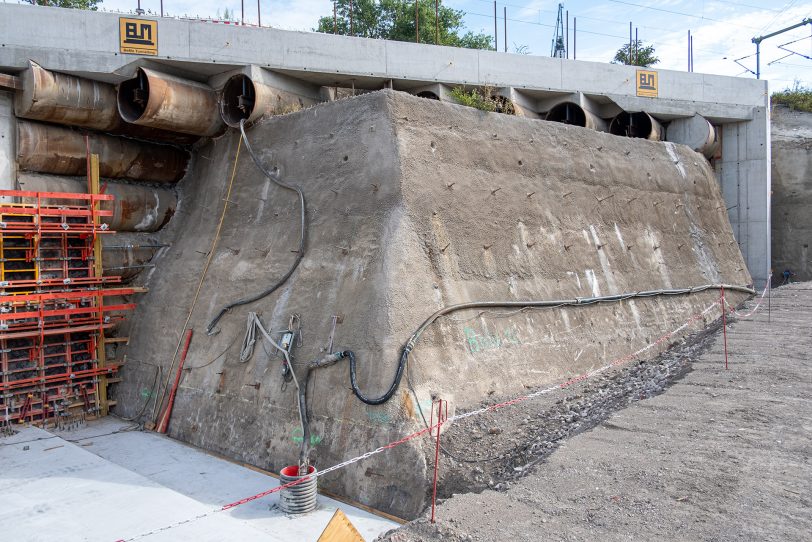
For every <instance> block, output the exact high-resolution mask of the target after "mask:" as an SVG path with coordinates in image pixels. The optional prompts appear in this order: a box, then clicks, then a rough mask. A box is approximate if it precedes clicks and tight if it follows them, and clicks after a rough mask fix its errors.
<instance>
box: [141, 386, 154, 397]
mask: <svg viewBox="0 0 812 542" xmlns="http://www.w3.org/2000/svg"><path fill="white" fill-rule="evenodd" d="M150 397H152V392H151V391H150V389H149V388H141V398H142V399H149V398H150Z"/></svg>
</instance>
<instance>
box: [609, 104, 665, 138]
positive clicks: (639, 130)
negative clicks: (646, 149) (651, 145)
mask: <svg viewBox="0 0 812 542" xmlns="http://www.w3.org/2000/svg"><path fill="white" fill-rule="evenodd" d="M609 133H611V134H614V135H619V136H624V137H639V138H642V139H648V140H650V141H661V140H662V138H663V126H662V124H660V123H659V122H657V119H655V118H654V117H652V116H651V115H649V114H648V113H646V112H645V111H638V112H636V113H628V112H626V111H623V112H621V113H619V114H618V115H617V116H616V117H615V118H613V119H612V122H611V123H609Z"/></svg>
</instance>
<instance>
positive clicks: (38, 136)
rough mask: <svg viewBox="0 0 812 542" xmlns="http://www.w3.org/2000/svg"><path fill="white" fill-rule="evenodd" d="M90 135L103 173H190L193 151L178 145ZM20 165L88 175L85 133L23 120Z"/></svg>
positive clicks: (138, 177)
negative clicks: (190, 157)
mask: <svg viewBox="0 0 812 542" xmlns="http://www.w3.org/2000/svg"><path fill="white" fill-rule="evenodd" d="M88 137H89V140H90V152H93V153H96V154H98V155H99V162H100V173H101V176H102V177H107V178H114V179H130V180H135V181H147V182H152V183H172V182H176V181H179V180H180V179H181V178H182V177H183V175H184V174H185V173H186V166H187V165H188V163H189V153H188V152H187V151H185V150H182V149H179V148H177V147H173V146H170V145H159V144H155V143H146V142H142V141H135V140H133V139H127V138H122V137H115V136H110V135H106V134H99V133H89V134H88ZM17 165H18V166H19V168H20V169H23V170H26V171H36V172H40V173H53V174H57V175H86V173H87V153H86V145H85V136H84V134H82V133H81V132H78V131H76V130H72V129H70V128H66V127H62V126H56V125H53V124H42V123H38V122H28V121H24V120H20V121H18V122H17Z"/></svg>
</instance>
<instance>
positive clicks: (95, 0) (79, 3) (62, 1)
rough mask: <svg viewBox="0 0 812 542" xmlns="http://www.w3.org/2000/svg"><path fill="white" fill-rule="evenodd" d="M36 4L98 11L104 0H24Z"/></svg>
mask: <svg viewBox="0 0 812 542" xmlns="http://www.w3.org/2000/svg"><path fill="white" fill-rule="evenodd" d="M24 1H25V2H28V3H29V4H32V5H35V6H52V7H56V8H76V9H89V10H91V11H96V10H97V9H99V7H98V4H101V2H102V0H24Z"/></svg>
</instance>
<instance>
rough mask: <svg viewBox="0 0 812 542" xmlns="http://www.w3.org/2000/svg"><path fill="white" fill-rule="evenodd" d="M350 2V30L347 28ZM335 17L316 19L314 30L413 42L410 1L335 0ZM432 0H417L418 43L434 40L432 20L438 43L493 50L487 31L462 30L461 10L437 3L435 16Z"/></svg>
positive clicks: (463, 14)
mask: <svg viewBox="0 0 812 542" xmlns="http://www.w3.org/2000/svg"><path fill="white" fill-rule="evenodd" d="M350 5H352V29H351V28H350V24H351V23H350ZM335 6H336V19H335V20H334V19H333V15H332V14H330V15H326V16H324V17H322V18H320V19H319V23H318V27H317V28H316V31H317V32H324V33H327V34H332V33H333V32H334V31H335V32H336V33H337V34H344V35H350V34H352V35H354V36H360V37H364V38H378V39H387V40H395V41H415V2H414V0H408V1H407V0H336V2H335ZM434 7H435V4H434V0H418V5H417V11H418V16H419V33H420V43H435V41H436V40H435V21H438V22H439V24H438V25H437V26H439V44H440V45H450V46H453V47H465V48H468V49H493V38H492V37H491V36H489V35H488V34H482V33H474V32H471V31H466V29H465V24H464V23H463V21H462V18H463V17H464V16H465V12H464V11H461V10H458V9H452V8H449V7H446V6H443V5H442V2H440V3H439V9H438V17H437V18H436V19H435V10H434Z"/></svg>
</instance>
